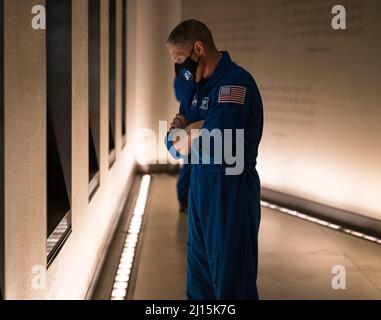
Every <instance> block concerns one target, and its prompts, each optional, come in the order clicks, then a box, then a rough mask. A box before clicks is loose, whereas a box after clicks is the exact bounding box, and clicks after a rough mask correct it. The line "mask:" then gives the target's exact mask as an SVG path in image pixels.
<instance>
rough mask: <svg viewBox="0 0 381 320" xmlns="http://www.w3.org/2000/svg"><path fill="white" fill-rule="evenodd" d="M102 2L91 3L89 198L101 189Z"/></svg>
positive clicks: (92, 0) (96, 0) (98, 0)
mask: <svg viewBox="0 0 381 320" xmlns="http://www.w3.org/2000/svg"><path fill="white" fill-rule="evenodd" d="M99 163H100V0H91V1H89V198H90V199H91V197H92V196H93V195H94V193H95V191H96V190H97V188H98V187H99V182H100V181H99V177H100V174H99Z"/></svg>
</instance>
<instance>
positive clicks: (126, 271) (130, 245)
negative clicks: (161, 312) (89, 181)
mask: <svg viewBox="0 0 381 320" xmlns="http://www.w3.org/2000/svg"><path fill="white" fill-rule="evenodd" d="M150 182H151V177H150V176H149V175H144V176H143V177H142V180H141V183H140V189H139V193H138V197H137V199H136V203H135V208H134V211H133V213H132V218H131V221H130V225H129V228H128V233H127V237H126V240H125V242H124V247H123V250H122V254H121V257H120V261H119V266H118V270H117V272H116V276H115V280H114V285H113V290H112V293H111V300H125V298H126V295H127V289H128V283H129V280H130V275H131V269H132V265H133V262H134V257H135V249H136V245H137V243H138V240H139V234H140V230H141V227H142V223H143V216H144V212H145V208H146V203H147V198H148V190H149V186H150Z"/></svg>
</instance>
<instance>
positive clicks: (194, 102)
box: [192, 94, 198, 108]
mask: <svg viewBox="0 0 381 320" xmlns="http://www.w3.org/2000/svg"><path fill="white" fill-rule="evenodd" d="M197 103H198V98H197V94H196V95H195V96H194V97H193V100H192V108H195V107H196V106H197Z"/></svg>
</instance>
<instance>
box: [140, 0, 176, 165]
mask: <svg viewBox="0 0 381 320" xmlns="http://www.w3.org/2000/svg"><path fill="white" fill-rule="evenodd" d="M180 13H181V2H180V1H177V0H160V1H156V0H139V1H137V12H136V16H137V18H136V19H137V24H136V38H137V44H136V65H137V66H139V68H136V69H135V71H136V77H135V79H136V84H135V85H136V100H135V101H136V103H137V105H136V108H137V110H139V111H138V112H137V118H136V121H137V123H138V124H139V129H151V130H154V132H155V134H156V143H155V145H153V144H151V147H148V149H147V160H149V161H153V162H157V161H158V160H162V161H163V160H164V161H165V160H166V159H168V160H170V159H169V158H168V153H167V151H166V150H165V148H164V144H163V141H164V136H161V137H159V136H158V135H159V121H168V124H169V123H170V122H171V120H172V119H173V117H174V115H175V114H176V113H177V112H178V109H179V105H178V103H177V101H176V99H175V96H174V89H173V80H174V76H175V74H174V67H173V64H172V61H171V59H170V57H169V53H168V50H167V47H166V40H167V37H168V35H169V33H170V32H171V31H172V29H173V28H174V27H175V26H176V25H177V24H178V23H179V22H180ZM146 145H147V146H149V145H150V144H146ZM151 150H155V153H151V152H149V151H151Z"/></svg>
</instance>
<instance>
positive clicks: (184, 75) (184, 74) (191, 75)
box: [175, 45, 200, 82]
mask: <svg viewBox="0 0 381 320" xmlns="http://www.w3.org/2000/svg"><path fill="white" fill-rule="evenodd" d="M193 50H194V45H193V48H192V52H191V54H190V56H189V57H188V58H186V60H185V61H184V62H183V63H175V73H176V76H177V77H178V78H180V79H182V80H185V81H189V82H196V72H197V68H198V62H199V61H200V57H199V58H198V60H197V61H194V60H193V59H192V58H191V57H192V54H193Z"/></svg>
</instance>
